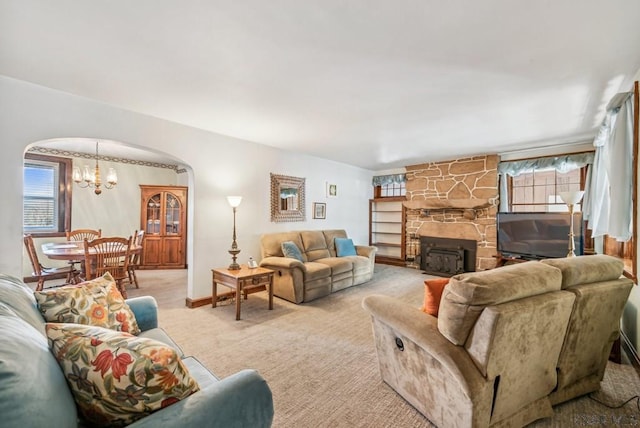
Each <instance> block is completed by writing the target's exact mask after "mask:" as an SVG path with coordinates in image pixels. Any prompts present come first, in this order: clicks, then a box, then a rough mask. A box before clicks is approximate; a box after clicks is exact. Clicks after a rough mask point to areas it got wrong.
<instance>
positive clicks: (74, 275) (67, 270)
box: [23, 234, 80, 291]
mask: <svg viewBox="0 0 640 428" xmlns="http://www.w3.org/2000/svg"><path fill="white" fill-rule="evenodd" d="M23 240H24V246H25V247H26V248H27V254H28V255H29V260H30V261H31V266H32V268H33V273H32V274H31V275H32V276H34V277H36V278H37V279H38V285H37V286H36V291H40V290H42V289H43V288H44V282H45V281H48V280H50V279H60V278H65V277H66V282H65V283H64V284H61V285H68V284H75V283H76V282H77V281H78V275H79V274H80V272H79V271H77V270H76V269H75V268H74V267H73V266H65V267H45V266H42V264H41V263H40V260H39V258H38V253H37V251H36V247H35V245H34V243H33V236H31V235H29V234H27V235H24V239H23Z"/></svg>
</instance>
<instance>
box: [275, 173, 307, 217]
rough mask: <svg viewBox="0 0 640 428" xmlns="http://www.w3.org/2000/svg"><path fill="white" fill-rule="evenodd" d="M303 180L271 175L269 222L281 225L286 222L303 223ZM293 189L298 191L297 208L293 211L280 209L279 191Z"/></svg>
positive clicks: (304, 210)
mask: <svg viewBox="0 0 640 428" xmlns="http://www.w3.org/2000/svg"><path fill="white" fill-rule="evenodd" d="M304 183H305V179H304V178H298V177H290V176H288V175H279V174H274V173H271V221H272V222H276V223H282V222H287V221H305V212H306V209H305V203H304V201H305V196H304ZM282 188H294V189H297V190H298V208H297V209H295V210H286V211H285V210H281V209H280V189H282Z"/></svg>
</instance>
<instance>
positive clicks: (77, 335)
mask: <svg viewBox="0 0 640 428" xmlns="http://www.w3.org/2000/svg"><path fill="white" fill-rule="evenodd" d="M46 331H47V337H48V340H49V347H50V348H51V352H52V353H53V355H54V356H55V358H56V360H57V361H58V364H59V365H60V367H61V368H62V371H63V373H64V375H65V377H66V379H67V382H68V383H69V386H70V387H71V391H72V393H73V397H74V399H75V401H76V405H77V406H78V409H79V411H80V413H81V415H82V417H83V418H84V419H85V420H86V422H89V423H90V424H91V425H92V426H124V425H128V424H130V423H132V422H134V421H136V420H138V419H140V418H143V417H145V416H147V415H149V414H150V413H152V412H154V411H156V410H159V409H161V408H163V407H167V406H169V405H171V404H173V403H175V402H177V401H180V400H182V399H184V398H186V397H188V396H189V395H191V394H193V393H194V392H196V391H198V390H199V389H200V387H199V386H198V384H197V382H196V381H195V379H193V378H192V377H191V375H190V374H189V372H188V371H187V369H186V367H185V366H184V365H183V363H182V361H181V360H180V357H179V356H178V355H177V353H176V351H175V350H174V349H173V348H172V347H170V346H168V345H166V344H164V343H162V342H158V341H156V340H153V339H149V338H143V337H137V336H133V335H131V334H129V333H123V332H119V331H113V330H109V329H106V328H102V327H93V326H87V325H80V324H60V323H47V324H46Z"/></svg>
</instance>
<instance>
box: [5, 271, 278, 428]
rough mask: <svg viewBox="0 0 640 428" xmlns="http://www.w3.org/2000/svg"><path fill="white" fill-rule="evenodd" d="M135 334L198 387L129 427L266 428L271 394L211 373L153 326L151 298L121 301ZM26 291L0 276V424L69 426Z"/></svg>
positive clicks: (67, 396)
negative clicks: (170, 356)
mask: <svg viewBox="0 0 640 428" xmlns="http://www.w3.org/2000/svg"><path fill="white" fill-rule="evenodd" d="M127 303H128V304H129V306H130V307H131V309H132V310H133V312H134V314H135V316H136V321H137V322H138V325H139V327H140V329H141V330H142V333H141V334H140V336H143V337H149V338H153V339H156V340H160V341H162V342H164V343H167V344H169V345H171V346H173V347H175V348H176V350H177V351H178V353H179V354H180V355H182V361H183V362H184V364H185V366H186V367H187V368H188V369H189V372H190V373H191V375H192V376H193V377H194V378H195V379H196V381H197V382H198V384H199V386H200V391H198V392H196V393H194V394H192V395H190V396H189V397H188V398H186V399H184V400H181V401H178V402H176V403H174V404H172V405H170V406H168V407H166V408H164V409H162V410H159V411H157V412H155V413H152V414H151V415H149V416H147V417H145V418H143V419H140V420H138V421H136V422H135V423H133V424H131V425H130V426H132V427H147V426H148V427H160V426H161V427H173V426H175V427H178V426H179V427H184V426H191V427H206V426H217V427H269V426H271V422H272V420H273V399H272V395H271V390H270V389H269V386H268V385H267V383H266V381H265V380H264V379H263V378H262V377H261V376H260V375H259V374H258V373H257V372H256V371H255V370H242V371H240V372H238V373H236V374H233V375H231V376H229V377H226V378H224V379H218V378H216V377H215V376H214V375H213V374H212V373H211V372H210V371H209V370H207V368H205V367H204V366H203V365H202V364H201V363H200V362H199V361H198V360H197V359H195V358H194V357H184V354H183V353H182V351H181V350H180V348H179V347H178V345H177V344H176V343H175V342H174V341H173V340H172V339H171V338H170V337H169V336H168V335H167V334H166V333H165V331H164V330H162V329H161V328H158V318H157V304H156V301H155V299H154V298H153V297H150V296H145V297H137V298H132V299H129V300H127ZM44 325H45V321H44V319H43V318H42V316H41V314H40V312H39V310H38V307H37V304H36V300H35V298H34V296H33V291H32V290H31V289H30V288H29V287H28V286H27V285H25V284H24V283H22V281H20V280H19V279H17V278H14V277H11V276H7V275H2V274H0V418H1V422H0V425H2V426H3V427H16V428H17V427H20V428H22V427H57V428H64V427H77V426H82V422H81V421H80V420H79V419H78V414H77V411H76V405H75V402H74V400H73V396H72V394H71V391H70V389H69V388H68V386H67V382H66V380H65V378H64V375H63V373H62V370H61V369H60V367H59V365H58V363H57V361H56V359H55V358H54V356H53V354H51V352H50V351H49V346H48V343H47V338H46V336H45V332H44Z"/></svg>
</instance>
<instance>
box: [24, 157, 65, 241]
mask: <svg viewBox="0 0 640 428" xmlns="http://www.w3.org/2000/svg"><path fill="white" fill-rule="evenodd" d="M71 166H72V165H71V160H70V159H66V158H59V157H53V156H43V155H36V154H32V153H27V154H26V155H25V161H24V170H23V171H24V181H23V183H24V188H23V229H24V232H25V233H31V234H32V235H34V236H43V235H49V236H51V235H53V236H60V235H62V234H64V232H65V230H67V229H69V227H70V225H71Z"/></svg>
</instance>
